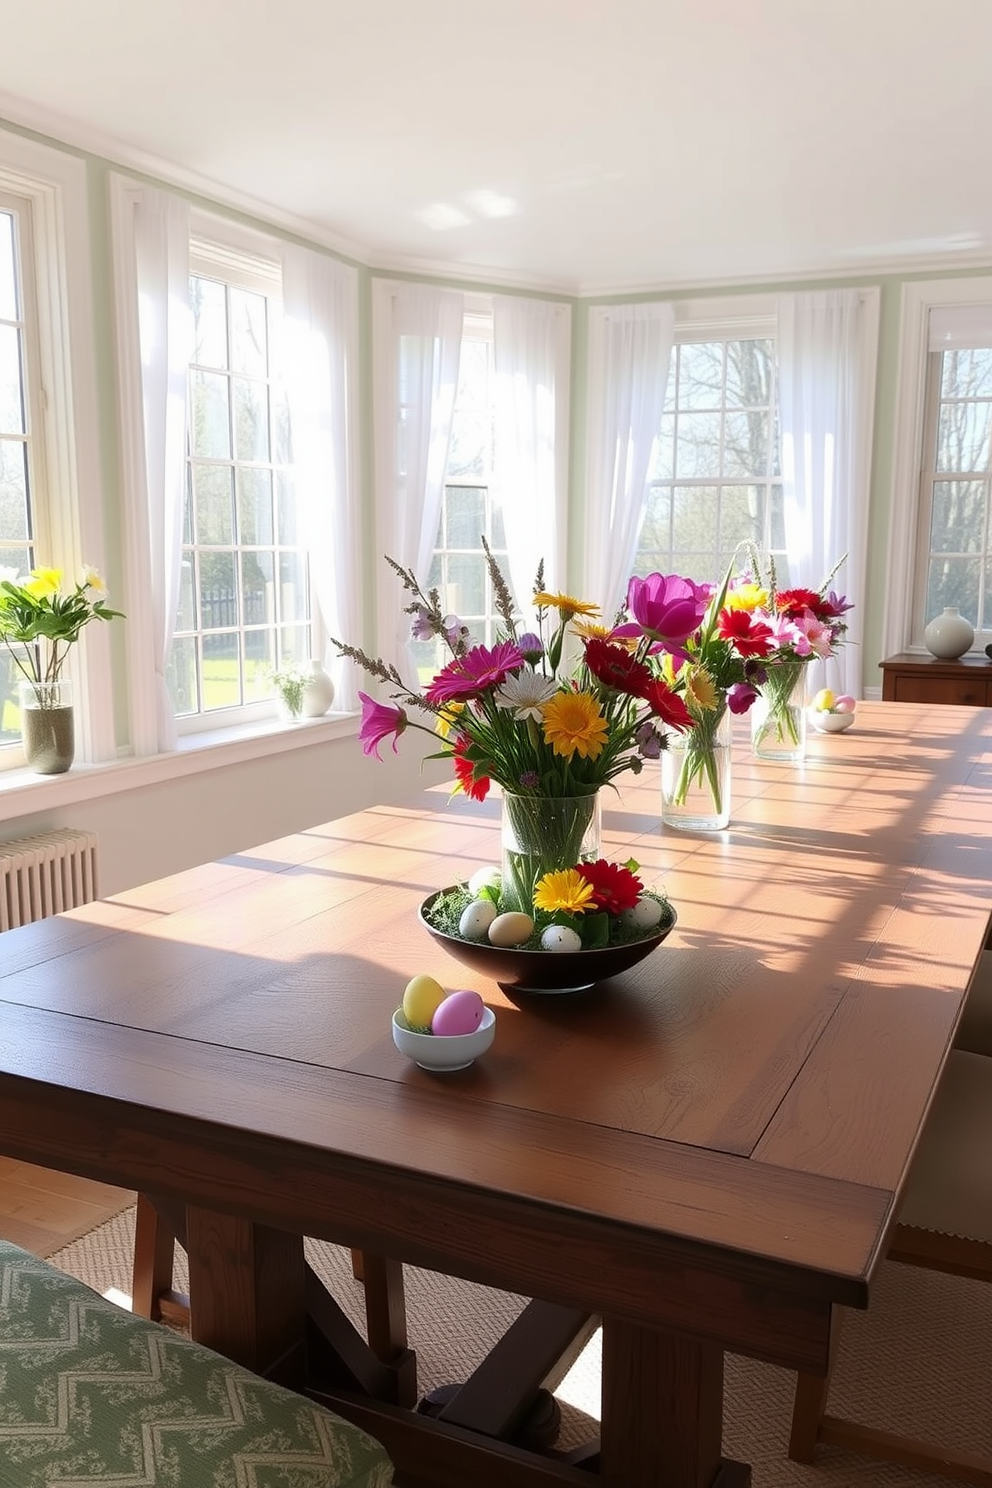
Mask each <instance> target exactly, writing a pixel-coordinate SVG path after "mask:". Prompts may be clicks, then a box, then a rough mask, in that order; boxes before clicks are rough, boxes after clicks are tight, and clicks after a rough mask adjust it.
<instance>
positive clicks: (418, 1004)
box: [403, 974, 448, 1028]
mask: <svg viewBox="0 0 992 1488" xmlns="http://www.w3.org/2000/svg"><path fill="white" fill-rule="evenodd" d="M447 995H448V994H447V992H445V990H444V988H443V987H442V986H441V983H440V982H436V981H435V980H434V978H433V977H432V976H425V975H423V974H422V975H420V976H415V977H411V978H410V980H409V981H408V982H407V984H406V991H405V992H404V993H403V1016H404V1017H405V1018H406V1021H407V1022H408V1023H409V1025H410V1027H411V1028H430V1026H431V1019H432V1018H433V1016H434V1014H435V1012H436V1011H437V1009H438V1008H439V1007H440V1006H441V1004H442V1002H443V1001H444V999H445V998H446V997H447Z"/></svg>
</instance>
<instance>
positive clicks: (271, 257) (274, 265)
mask: <svg viewBox="0 0 992 1488" xmlns="http://www.w3.org/2000/svg"><path fill="white" fill-rule="evenodd" d="M194 274H202V275H204V276H206V277H215V278H218V279H223V280H224V281H225V282H230V283H237V284H238V285H240V286H242V287H244V288H247V289H253V290H254V291H255V292H257V293H260V294H264V295H266V296H267V297H268V298H270V299H275V300H281V296H282V265H281V259H280V253H279V244H278V243H277V242H276V241H274V240H273V239H270V238H268V237H266V236H265V235H263V234H261V233H256V232H254V231H252V230H251V229H249V228H244V227H242V226H241V225H240V224H235V223H229V222H227V221H226V220H224V219H221V218H217V217H213V216H211V215H208V214H206V213H193V214H191V218H190V275H191V276H192V275H194ZM308 561H309V555H308ZM308 584H309V592H310V627H311V646H310V654H311V655H313V656H322V655H323V654H324V650H325V649H326V644H327V638H326V635H325V632H324V628H323V623H322V619H321V615H320V608H319V606H318V604H317V602H316V595H315V593H314V589H313V582H312V578H309V577H308ZM307 661H308V658H307V657H299V658H297V663H296V664H297V665H299V666H300V667H301V668H303V669H305V668H306V665H307ZM277 707H278V702H277V694H276V690H275V687H274V686H273V688H272V691H271V695H270V696H268V697H266V698H260V699H258V700H255V701H252V702H247V703H243V704H238V705H233V706H231V707H229V708H218V709H214V710H211V711H210V712H200V713H194V714H183V715H181V716H180V715H177V716H176V730H177V733H178V735H179V739H180V741H182V740H183V739H184V738H189V737H190V736H195V735H197V734H208V733H209V734H211V735H215V736H216V735H218V734H222V733H223V732H224V731H225V730H233V729H241V728H243V727H244V726H245V725H251V724H259V723H262V722H264V721H266V720H268V719H271V718H272V717H274V716H275V715H276V712H277Z"/></svg>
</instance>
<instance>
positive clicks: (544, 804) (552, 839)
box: [500, 792, 601, 914]
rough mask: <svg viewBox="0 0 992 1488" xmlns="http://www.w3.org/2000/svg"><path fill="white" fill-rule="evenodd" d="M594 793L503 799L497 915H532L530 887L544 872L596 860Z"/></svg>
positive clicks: (598, 825)
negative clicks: (513, 912) (518, 912)
mask: <svg viewBox="0 0 992 1488" xmlns="http://www.w3.org/2000/svg"><path fill="white" fill-rule="evenodd" d="M600 835H601V808H600V801H599V795H598V793H595V794H593V795H588V796H514V795H508V794H507V793H505V792H504V794H503V821H502V852H503V878H502V888H501V890H500V910H501V911H503V910H509V909H516V910H522V911H523V912H524V913H525V914H533V913H534V886H535V884H537V883H538V881H539V880H540V879H542V878H543V877H544V875H545V874H546V873H552V872H556V871H559V870H561V869H563V868H574V867H575V865H576V863H579V862H582V861H583V860H585V861H588V862H593V861H595V860H596V859H597V858H598V857H599V856H600Z"/></svg>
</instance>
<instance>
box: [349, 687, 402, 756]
mask: <svg viewBox="0 0 992 1488" xmlns="http://www.w3.org/2000/svg"><path fill="white" fill-rule="evenodd" d="M358 696H359V697H360V698H361V700H362V726H361V728H360V729H359V730H358V741H359V743H360V744H361V746H362V751H363V753H365V754H369V755H371V754H374V755H375V757H376V759H377V760H381V759H382V755H381V754H380V753H379V745H380V744H381V742H382V740H383V739H388V738H389V736H390V734H392V736H393V753H394V754H398V753H399V751H398V750H397V748H396V740H397V739H398V738H399V736H400V734H401V733H402V732H403V730H404V729H405V728H406V724H407V717H406V714H405V713H404V711H403V709H402V708H397V707H395V706H394V704H392V703H377V702H376V700H375V698H370V697H369V696H368V695H367V693H364V692H360V693H359V694H358Z"/></svg>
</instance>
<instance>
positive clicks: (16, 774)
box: [0, 713, 361, 824]
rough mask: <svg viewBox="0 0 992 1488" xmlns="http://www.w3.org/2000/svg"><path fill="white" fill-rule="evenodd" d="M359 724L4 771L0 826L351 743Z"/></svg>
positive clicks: (224, 732) (322, 724)
mask: <svg viewBox="0 0 992 1488" xmlns="http://www.w3.org/2000/svg"><path fill="white" fill-rule="evenodd" d="M360 722H361V719H360V715H359V714H357V713H329V714H327V715H326V717H324V718H308V719H301V720H300V722H299V723H282V722H281V721H279V720H277V719H267V720H266V721H265V722H264V723H254V724H244V725H241V726H240V727H236V728H227V729H218V730H217V731H216V732H211V733H198V734H186V735H184V736H183V737H182V738H180V740H179V747H178V749H177V750H176V751H175V752H174V753H169V754H153V755H147V756H144V757H143V758H141V759H134V758H130V757H126V758H123V759H118V760H111V761H108V762H106V763H104V764H99V765H87V764H74V765H73V767H72V769H71V770H69V771H68V772H67V773H66V774H64V775H35V774H34V773H33V772H32V771H31V770H7V771H5V772H2V773H0V824H2V823H3V822H5V821H10V820H13V819H14V818H16V817H19V816H30V815H31V814H32V813H34V812H37V811H47V810H49V809H50V808H52V807H56V806H68V805H74V804H75V803H76V802H79V801H92V800H95V799H97V798H98V797H100V796H110V795H114V794H115V793H116V792H119V791H128V790H138V789H140V788H141V787H142V786H146V785H156V784H158V783H159V782H160V781H163V780H175V779H177V778H179V777H180V776H184V775H195V774H199V773H203V772H206V771H208V770H219V769H224V768H225V767H227V766H229V765H236V764H240V763H242V762H243V761H246V760H254V759H260V758H262V757H263V756H264V755H272V754H286V753H289V752H290V751H293V750H298V749H309V748H311V747H313V746H314V745H317V744H326V743H327V742H328V741H329V740H331V739H344V738H351V737H354V735H355V734H357V733H358V728H359V724H360Z"/></svg>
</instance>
